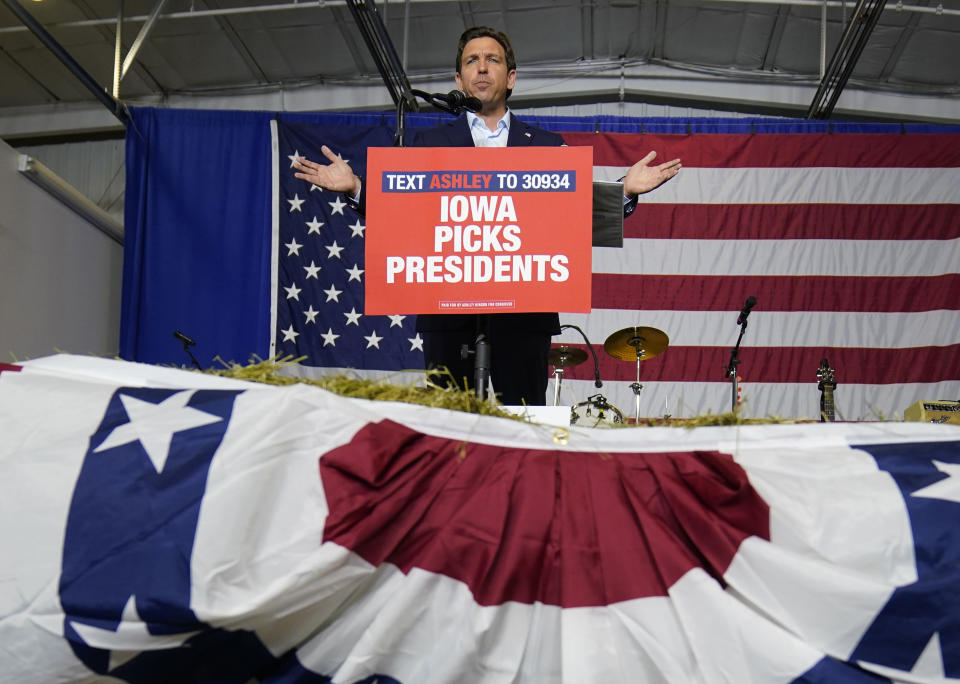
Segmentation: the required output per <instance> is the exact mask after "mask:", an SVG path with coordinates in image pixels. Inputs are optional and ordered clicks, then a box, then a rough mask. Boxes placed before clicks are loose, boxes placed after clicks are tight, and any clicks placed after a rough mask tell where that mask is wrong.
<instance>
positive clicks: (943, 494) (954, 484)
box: [911, 461, 960, 503]
mask: <svg viewBox="0 0 960 684" xmlns="http://www.w3.org/2000/svg"><path fill="white" fill-rule="evenodd" d="M933 465H935V466H936V467H937V470H939V471H940V472H941V473H946V474H947V477H946V478H944V479H943V480H937V481H936V482H934V483H933V484H931V485H927V486H926V487H923V488H922V489H918V490H917V491H915V492H914V493H913V494H911V496H919V497H921V498H925V499H943V500H944V501H953V502H954V503H960V464H956V463H941V462H940V461H934V462H933Z"/></svg>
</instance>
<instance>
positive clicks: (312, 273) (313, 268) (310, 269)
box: [303, 259, 323, 280]
mask: <svg viewBox="0 0 960 684" xmlns="http://www.w3.org/2000/svg"><path fill="white" fill-rule="evenodd" d="M303 270H304V271H306V272H307V278H315V279H316V280H320V279H319V278H317V272H318V271H321V270H323V269H322V268H321V267H320V266H317V264H316V262H314V261H313V260H312V259H311V261H310V265H309V266H304V267H303Z"/></svg>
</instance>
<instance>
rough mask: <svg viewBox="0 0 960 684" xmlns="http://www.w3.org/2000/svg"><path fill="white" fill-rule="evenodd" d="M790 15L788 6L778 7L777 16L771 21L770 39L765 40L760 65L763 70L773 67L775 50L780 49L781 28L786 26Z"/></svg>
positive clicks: (775, 57)
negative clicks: (765, 43) (765, 45)
mask: <svg viewBox="0 0 960 684" xmlns="http://www.w3.org/2000/svg"><path fill="white" fill-rule="evenodd" d="M789 16H790V8H789V7H778V8H777V18H776V19H775V20H774V22H773V29H772V30H771V31H770V40H769V41H767V50H766V52H765V53H764V55H763V65H762V66H761V67H760V68H761V69H762V70H763V71H769V70H770V69H773V67H774V65H775V61H776V59H777V52H778V51H779V50H780V43H781V42H782V41H783V30H784V29H785V28H786V26H787V18H788V17H789Z"/></svg>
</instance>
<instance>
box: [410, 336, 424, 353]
mask: <svg viewBox="0 0 960 684" xmlns="http://www.w3.org/2000/svg"><path fill="white" fill-rule="evenodd" d="M407 342H409V343H410V351H413V350H414V349H419V350H420V351H423V338H422V337H420V333H417V334H416V336H415V337H408V338H407Z"/></svg>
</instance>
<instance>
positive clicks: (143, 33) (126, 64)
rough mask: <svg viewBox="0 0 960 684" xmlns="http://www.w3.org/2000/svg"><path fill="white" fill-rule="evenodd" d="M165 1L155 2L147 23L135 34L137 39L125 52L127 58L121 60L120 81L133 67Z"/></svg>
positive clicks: (158, 0)
mask: <svg viewBox="0 0 960 684" xmlns="http://www.w3.org/2000/svg"><path fill="white" fill-rule="evenodd" d="M166 1H167V0H157V4H156V5H154V6H153V10H152V11H151V12H150V16H149V17H148V18H147V21H146V22H145V23H144V24H143V26H141V27H140V32H139V33H138V34H137V37H136V38H134V39H133V44H132V45H131V46H130V49H129V50H128V51H127V56H126V57H124V58H123V67H122V68H121V69H120V80H121V81H122V80H123V77H124V76H126V75H127V72H128V71H129V70H130V67H131V66H132V65H133V61H134V60H135V59H136V58H137V53H138V52H140V48H141V47H143V43H144V41H145V40H146V39H147V36H149V35H150V32H151V31H152V30H153V27H154V25H155V24H156V23H157V18H158V17H159V16H160V12H161V11H162V10H163V5H164V3H166Z"/></svg>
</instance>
